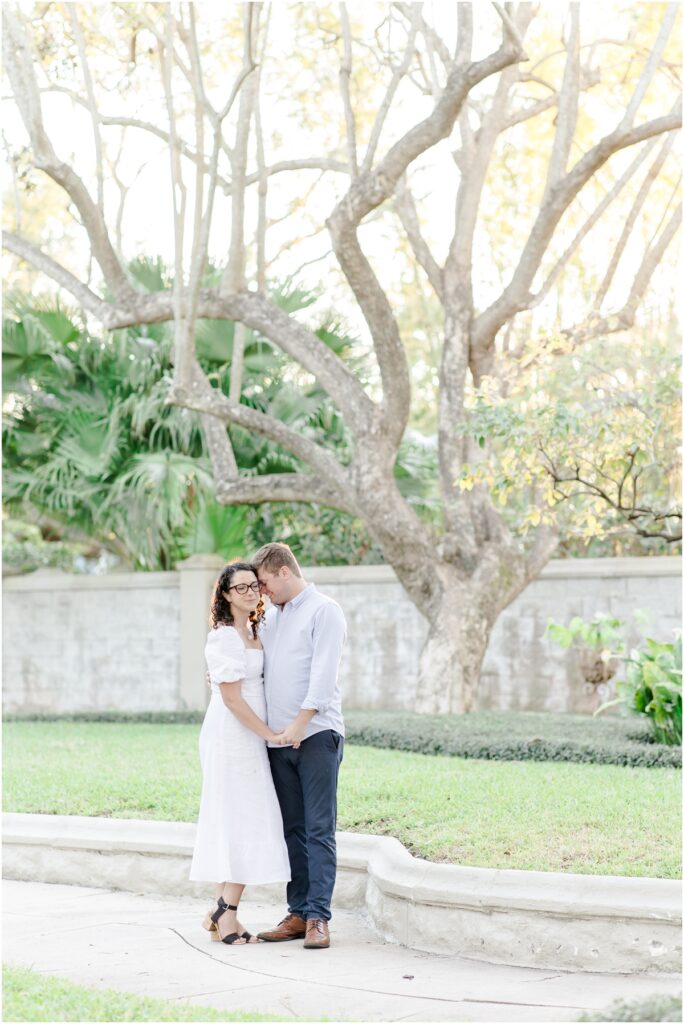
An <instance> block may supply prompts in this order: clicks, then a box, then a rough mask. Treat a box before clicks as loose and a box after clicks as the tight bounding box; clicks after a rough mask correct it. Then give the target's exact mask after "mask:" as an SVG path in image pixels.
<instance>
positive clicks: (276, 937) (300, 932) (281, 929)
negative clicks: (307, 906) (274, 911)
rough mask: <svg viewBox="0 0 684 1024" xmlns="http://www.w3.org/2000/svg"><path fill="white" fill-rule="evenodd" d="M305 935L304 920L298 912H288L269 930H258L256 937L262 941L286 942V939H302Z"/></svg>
mask: <svg viewBox="0 0 684 1024" xmlns="http://www.w3.org/2000/svg"><path fill="white" fill-rule="evenodd" d="M305 935H306V921H305V920H304V918H303V917H300V916H299V914H288V915H287V917H284V918H283V919H282V921H281V922H280V924H279V925H277V927H275V928H274V929H273V931H270V932H259V934H258V935H257V938H258V939H263V940H264V942H287V941H288V939H303V938H304V936H305Z"/></svg>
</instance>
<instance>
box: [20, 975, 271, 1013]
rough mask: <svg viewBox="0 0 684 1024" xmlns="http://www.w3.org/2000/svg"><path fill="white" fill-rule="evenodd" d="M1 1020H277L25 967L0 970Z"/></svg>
mask: <svg viewBox="0 0 684 1024" xmlns="http://www.w3.org/2000/svg"><path fill="white" fill-rule="evenodd" d="M2 995H3V1007H2V1019H3V1020H4V1021H20V1020H22V1021H23V1020H25V1021H54V1020H82V1021H120V1020H132V1021H146V1020H153V1021H166V1020H174V1021H186V1020H197V1021H215V1020H218V1021H233V1020H235V1021H242V1020H280V1017H279V1016H277V1015H274V1016H272V1017H266V1016H264V1015H263V1014H259V1013H223V1012H221V1011H220V1010H213V1009H211V1008H210V1007H206V1006H185V1005H183V1003H179V1002H177V1001H176V1000H171V999H148V998H145V997H142V996H134V995H129V994H128V993H126V992H115V991H114V990H113V989H108V988H106V989H94V988H86V987H85V986H83V985H74V984H73V982H70V981H62V980H61V979H60V978H54V977H52V978H51V977H45V976H44V975H41V974H35V973H34V972H33V971H29V970H27V969H26V968H24V967H8V966H6V965H3V968H2Z"/></svg>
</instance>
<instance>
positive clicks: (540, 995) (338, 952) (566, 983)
mask: <svg viewBox="0 0 684 1024" xmlns="http://www.w3.org/2000/svg"><path fill="white" fill-rule="evenodd" d="M206 909H207V906H206V904H205V903H204V902H200V901H198V900H195V899H187V900H181V899H177V898H174V897H164V896H146V895H140V894H136V893H126V892H111V891H108V890H104V889H93V888H81V887H77V886H70V885H49V884H45V883H38V882H14V881H5V882H3V930H4V943H3V948H4V955H3V956H4V960H5V962H6V963H9V964H11V965H14V966H25V967H31V968H32V969H33V970H35V971H37V972H38V973H40V974H47V975H56V976H58V977H60V978H64V979H68V980H70V981H73V982H77V983H79V984H83V985H89V986H92V987H100V988H114V989H118V990H119V991H122V992H131V993H135V994H138V995H144V996H157V997H161V998H165V999H174V1000H177V1001H178V1002H179V1003H180V1004H195V1005H199V1006H213V1007H216V1008H218V1009H222V1010H226V1011H239V1010H243V1011H251V1012H255V1013H265V1014H272V1015H273V1016H274V1017H275V1018H276V1019H278V1020H290V1019H295V1018H297V1017H307V1018H310V1019H313V1020H318V1019H319V1018H320V1017H326V1018H328V1019H329V1020H332V1021H338V1020H339V1021H343V1020H354V1021H400V1020H401V1021H511V1022H515V1021H547V1022H548V1021H566V1020H575V1019H576V1018H577V1017H578V1016H579V1014H580V1013H587V1012H591V1011H600V1010H602V1009H604V1008H605V1007H606V1006H607V1005H608V1004H610V1003H611V1002H612V1001H613V1000H614V999H618V998H621V999H626V1000H632V999H642V998H645V997H647V996H650V995H652V994H663V995H665V994H672V995H674V994H678V992H679V987H680V978H679V976H675V975H659V976H658V975H656V976H653V975H650V976H643V975H609V974H569V973H563V972H560V971H555V972H554V971H548V970H540V969H533V968H524V967H506V966H497V965H494V964H486V963H480V962H476V961H473V960H466V959H463V958H459V957H454V956H438V955H434V954H429V953H417V952H415V951H412V950H407V949H405V948H403V947H401V946H395V945H390V944H388V943H385V942H383V941H382V939H380V938H379V937H378V936H377V934H376V933H375V932H374V931H373V930H372V929H371V928H370V927H369V926H368V924H367V923H366V922H365V921H364V919H363V918H362V917H360V916H358V915H356V914H354V913H352V912H350V911H338V912H337V913H336V914H335V919H334V923H333V927H332V936H333V946H332V947H331V948H330V949H329V950H325V951H314V950H305V949H303V947H302V944H301V943H300V942H288V943H278V944H270V943H263V944H259V945H258V946H251V947H246V946H243V947H230V946H223V945H220V944H219V943H216V942H211V941H210V939H209V935H208V933H207V932H206V931H204V930H203V929H202V928H201V927H200V921H201V919H202V917H203V915H204V911H205V910H206ZM282 909H283V908H281V907H275V906H272V905H268V904H264V903H245V904H244V914H243V915H241V916H242V920H243V924H244V925H245V926H246V927H247V928H249V929H250V931H258V930H259V929H260V928H265V927H269V926H272V925H273V924H275V923H276V921H277V920H278V919H279V917H280V916H282Z"/></svg>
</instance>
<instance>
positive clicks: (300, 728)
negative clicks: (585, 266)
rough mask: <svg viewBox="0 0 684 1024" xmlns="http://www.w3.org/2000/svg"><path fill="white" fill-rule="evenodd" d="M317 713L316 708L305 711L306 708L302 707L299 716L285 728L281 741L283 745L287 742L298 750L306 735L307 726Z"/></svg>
mask: <svg viewBox="0 0 684 1024" xmlns="http://www.w3.org/2000/svg"><path fill="white" fill-rule="evenodd" d="M315 714H316V711H315V710H313V711H310V710H306V711H305V710H304V708H302V710H301V711H300V712H299V714H298V715H297V717H296V718H294V719H293V720H292V721H291V722H290V723H289V724H288V725H286V726H285V728H284V729H283V734H282V739H281V741H280V742H281V743H282V744H283V745H285V744H287V745H290V744H291V745H292V746H293V747H294V748H295V750H297V749H298V747H299V744H300V743H301V742H302V740H303V739H304V735H305V733H306V728H307V726H308V724H309V722H310V721H311V719H312V718H313V716H314V715H315Z"/></svg>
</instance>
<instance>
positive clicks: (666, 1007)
mask: <svg viewBox="0 0 684 1024" xmlns="http://www.w3.org/2000/svg"><path fill="white" fill-rule="evenodd" d="M681 1019H682V1001H681V999H678V998H677V996H649V998H648V999H640V1000H639V1001H638V1002H633V1003H625V1002H623V1001H622V1000H620V1001H619V1002H617V1003H614V1004H613V1005H612V1006H611V1007H609V1008H608V1010H607V1011H606V1013H603V1014H596V1013H591V1014H583V1015H582V1016H581V1017H578V1018H577V1020H578V1021H592V1022H593V1021H609V1020H627V1021H666V1020H667V1021H670V1020H677V1021H681Z"/></svg>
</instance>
